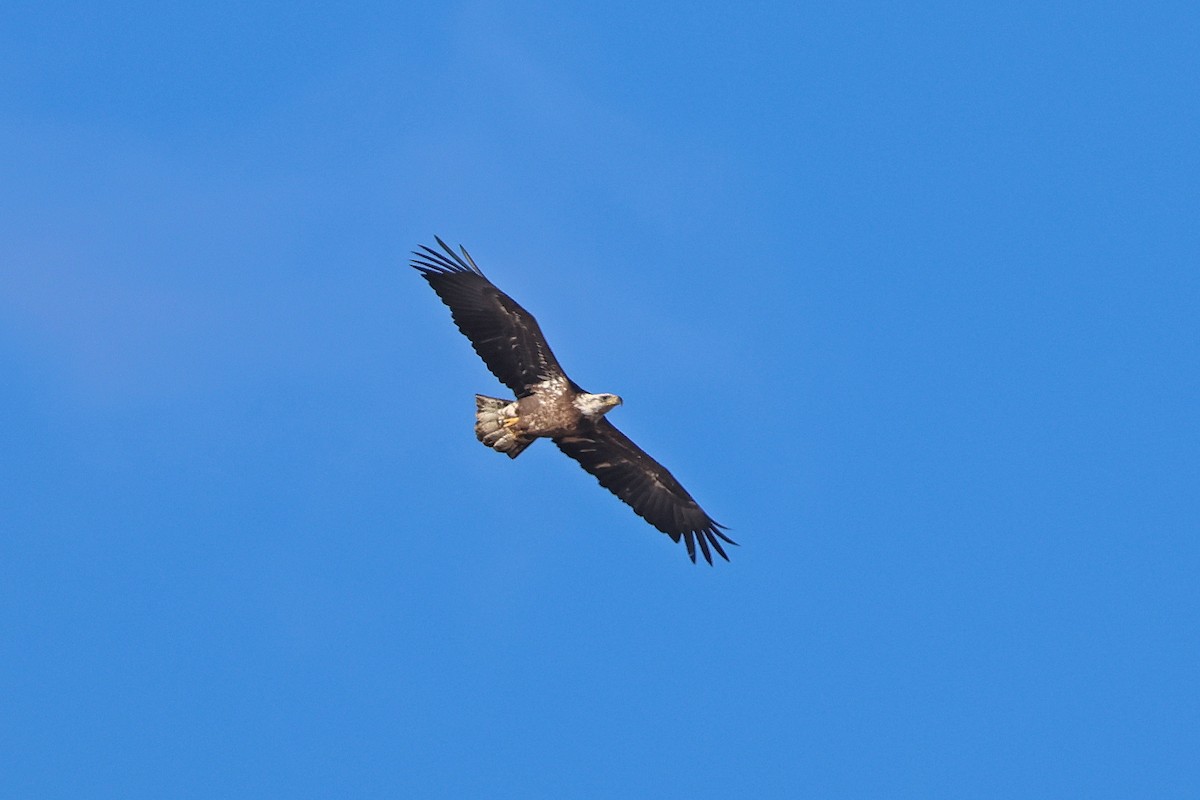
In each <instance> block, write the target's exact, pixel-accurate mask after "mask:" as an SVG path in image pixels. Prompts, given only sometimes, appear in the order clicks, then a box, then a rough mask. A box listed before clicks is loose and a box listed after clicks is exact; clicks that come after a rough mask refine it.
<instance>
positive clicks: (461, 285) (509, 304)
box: [412, 236, 737, 565]
mask: <svg viewBox="0 0 1200 800" xmlns="http://www.w3.org/2000/svg"><path fill="white" fill-rule="evenodd" d="M434 239H436V241H437V243H438V245H439V246H440V247H441V251H438V250H435V249H434V248H432V247H427V246H425V245H420V248H421V249H420V250H419V251H418V250H414V251H413V253H412V254H413V256H414V258H413V260H412V266H413V268H414V269H416V270H417V271H418V272H419V273H420V274H421V276H422V277H423V278H424V279H425V280H426V281H428V282H429V285H430V286H431V287H432V288H433V290H434V291H435V292H437V295H438V297H440V298H441V300H442V302H443V303H445V304H446V305H447V306H449V307H450V316H451V317H452V318H453V320H454V324H455V325H457V326H458V329H459V330H460V331H462V333H463V335H464V336H466V337H467V339H469V340H470V341H471V345H472V347H474V348H475V352H476V353H478V354H479V357H480V358H481V359H483V363H484V364H486V365H487V368H488V369H489V370H490V371H491V373H492V374H493V375H495V376H496V378H497V379H499V381H500V382H501V383H503V384H504V385H505V386H507V387H508V388H509V389H510V390H512V392H513V393H514V394H515V395H516V399H514V400H506V399H502V398H499V397H489V396H487V395H481V394H477V395H475V436H476V438H478V439H479V441H480V442H482V443H483V444H484V445H486V446H488V447H490V448H492V449H493V450H496V451H498V452H501V453H504V454H505V455H507V456H508V457H509V458H516V457H517V456H519V455H520V454H521V453H522V452H524V451H525V448H527V447H529V445H531V444H533V442H534V440H536V439H542V438H545V439H549V440H550V441H552V442H554V444H555V445H556V446H557V447H558V449H559V450H561V451H563V452H564V453H566V454H567V455H568V456H570V457H571V458H573V459H575V460H576V461H578V462H579V464H580V466H582V467H583V468H584V469H585V470H587V471H588V472H589V473H591V474H592V475H593V476H595V478H596V480H598V481H599V482H600V485H601V486H603V487H604V488H605V489H608V490H609V491H610V492H612V493H613V494H615V495H616V496H617V497H619V498H620V499H621V500H622V501H623V502H625V503H626V504H627V505H629V507H630V508H632V509H633V510H634V512H636V513H637V514H638V516H640V517H642V518H643V519H645V520H646V521H647V522H649V523H650V524H651V525H653V526H654V527H655V528H657V529H658V530H660V531H662V532H663V533H665V534H666V535H667V536H670V537H671V539H672V540H673V541H675V542H678V541H679V540H680V539H683V541H684V543H685V544H686V545H687V553H688V556H689V557H690V558H691V559H692V562H693V563H695V561H696V545H697V543H698V544H699V545H700V552H701V553H702V554H703V555H704V560H705V561H707V562H708V563H709V564H710V565H711V564H712V563H713V558H712V553H713V551H716V553H717V555H719V556H721V557H722V558H724V559H725V560H726V561H728V560H729V556H727V555H726V554H725V549H724V548H723V547H722V546H721V542H725V543H727V544H734V545H736V544H737V542H735V541H733V540H732V539H730V538H729V537H728V536H726V535H725V534H724V533H722V531H723V530H727V528H725V526H723V525H719V524H717V522H715V521H714V520H713V518H712V517H710V516H709V515H708V514H706V513H705V512H704V509H702V508H700V505H699V504H698V503H697V502H696V501H695V500H693V499H692V496H691V495H690V494H688V493H687V491H686V490H685V489H684V488H683V486H681V485H680V483H679V481H677V480H675V477H674V476H673V475H671V473H670V472H668V471H667V469H666V467H664V466H663V465H662V464H659V463H658V462H657V461H655V460H654V459H653V458H651V457H650V456H648V455H647V454H646V453H645V451H643V450H642V449H641V448H640V447H638V446H637V445H636V444H634V443H633V442H632V441H630V439H629V437H628V436H626V435H625V434H623V433H621V432H620V431H619V430H617V428H616V426H614V425H613V424H612V423H611V422H609V421H608V419H607V417H606V416H605V415H606V414H607V413H608V412H609V411H612V410H613V408H615V407H617V406H619V405H621V403H622V401H621V398H620V397H618V396H617V395H615V394H606V393H600V394H592V393H590V392H585V391H584V390H583V389H581V388H580V387H579V384H577V383H575V381H573V380H571V379H570V378H568V377H567V374H566V373H565V372H564V371H563V368H562V367H561V366H559V363H558V359H557V358H555V357H554V353H553V352H551V350H550V345H549V344H547V343H546V337H545V336H543V335H542V331H541V329H540V328H539V327H538V324H537V320H535V319H534V318H533V315H532V314H530V313H529V312H528V311H526V310H525V309H523V308H521V306H519V305H518V304H517V302H516V301H515V300H513V299H512V298H511V297H509V296H508V295H506V294H505V293H504V292H502V291H500V290H499V289H498V288H496V286H495V284H493V283H492V282H491V281H490V280H488V279H487V278H486V277H484V274H483V272H482V271H481V270H480V269H479V267H478V266H476V264H475V261H474V259H472V258H471V255H470V254H469V253H468V252H467V250H466V248H465V247H462V246H461V245H460V246H459V251H460V252H459V253H456V252H454V250H453V249H451V248H450V246H449V245H447V244H446V243H445V242H443V241H442V240H441V239H440V238H438V237H436V236H435V237H434Z"/></svg>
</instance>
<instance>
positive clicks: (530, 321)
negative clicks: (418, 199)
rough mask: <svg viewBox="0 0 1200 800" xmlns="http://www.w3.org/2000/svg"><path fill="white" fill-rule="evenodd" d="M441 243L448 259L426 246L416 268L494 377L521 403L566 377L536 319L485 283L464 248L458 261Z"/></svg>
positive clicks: (415, 252) (417, 259) (438, 241)
mask: <svg viewBox="0 0 1200 800" xmlns="http://www.w3.org/2000/svg"><path fill="white" fill-rule="evenodd" d="M434 238H435V239H437V237H436V236H435V237H434ZM437 243H438V244H439V245H441V247H442V250H444V251H445V252H444V253H443V252H438V251H437V250H434V249H432V248H430V247H426V246H425V245H421V250H422V251H423V252H418V251H415V250H414V251H413V255H414V256H416V258H414V259H413V260H412V266H413V268H415V269H416V270H417V271H418V272H420V273H421V276H422V277H423V278H425V280H427V281H429V285H430V286H432V287H433V290H434V291H435V292H437V293H438V297H440V298H442V302H443V303H445V304H446V305H448V306H449V307H450V315H451V316H452V317H453V318H454V324H455V325H457V326H458V329H459V330H460V331H462V332H463V335H464V336H466V337H467V338H468V339H470V340H471V345H472V346H473V347H474V348H475V352H476V353H478V354H479V357H480V358H482V359H483V363H484V364H486V365H487V368H488V369H489V370H491V372H492V374H493V375H495V376H496V377H497V378H499V379H500V382H501V383H503V384H504V385H505V386H507V387H508V388H509V389H512V390H513V392H514V393H515V394H516V395H517V397H524V396H525V395H527V394H529V391H530V387H531V386H533V385H534V384H536V383H541V382H542V381H545V380H548V379H550V378H553V377H557V376H560V375H562V374H563V371H562V367H560V366H559V365H558V360H557V359H555V358H554V353H552V352H550V345H548V344H546V337H544V336H542V331H541V329H540V328H538V324H537V320H535V319H534V318H533V315H532V314H530V313H529V312H528V311H526V310H525V309H523V308H521V306H519V305H517V302H516V301H515V300H513V299H512V298H511V297H509V296H508V295H506V294H505V293H504V292H502V291H500V290H499V289H497V288H496V287H495V286H494V285H493V284H492V282H491V281H489V280H488V279H487V278H485V277H484V276H483V273H482V272H480V270H479V267H477V266H476V265H475V261H474V259H472V258H471V256H470V254H469V253H468V252H467V250H466V248H464V247H460V248H459V249H460V250H461V251H462V255H461V256H459V254H458V253H455V252H454V251H453V250H451V249H450V247H449V246H448V245H447V244H446V243H445V242H443V241H442V240H441V239H437Z"/></svg>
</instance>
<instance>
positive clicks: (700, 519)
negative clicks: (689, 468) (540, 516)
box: [554, 419, 737, 564]
mask: <svg viewBox="0 0 1200 800" xmlns="http://www.w3.org/2000/svg"><path fill="white" fill-rule="evenodd" d="M554 443H555V444H556V445H558V449H559V450H562V451H563V452H564V453H566V454H567V455H569V456H570V457H571V458H573V459H575V460H576V461H578V462H579V463H580V464H581V465H582V466H583V468H584V469H586V470H587V471H588V472H590V473H592V475H595V476H596V479H597V480H598V481H600V485H601V486H603V487H604V488H605V489H608V490H609V491H610V492H612V493H613V494H615V495H616V496H617V497H619V498H621V500H623V501H624V502H625V503H626V504H627V505H628V506H629V507H630V508H632V509H633V510H634V511H635V512H637V514H638V516H640V517H642V518H643V519H645V520H646V521H647V522H649V523H650V524H651V525H653V526H654V527H656V528H658V529H659V530H660V531H662V532H663V533H665V534H666V535H667V536H670V537H671V539H672V540H673V541H676V542H678V541H679V539H680V537H683V541H684V542H685V543H686V544H687V552H688V555H689V556H690V557H691V559H692V561H695V560H696V542H697V541H698V542H699V543H700V551H701V552H702V553H703V554H704V560H705V561H707V562H708V563H709V564H711V563H712V553H711V552H710V551H709V548H710V546H711V548H712V549H714V550H716V551H717V554H718V555H720V556H721V558H723V559H725V560H726V561H728V560H729V556H727V555H725V550H724V549H723V548H722V547H721V542H722V541H724V542H728V543H729V544H737V542H735V541H733V540H732V539H730V538H729V537H728V536H726V535H725V534H723V533H721V531H722V530H725V527H724V526H723V525H718V524H717V523H716V522H715V521H713V518H712V517H710V516H709V515H708V514H705V513H704V509H702V508H700V506H699V505H698V504H697V503H696V501H695V500H693V499H692V496H691V495H690V494H688V493H687V491H686V490H685V489H684V488H683V487H682V486H680V485H679V481H677V480H675V477H674V476H673V475H671V473H670V472H668V471H667V468H666V467H664V466H663V465H662V464H659V463H658V462H657V461H655V460H654V459H653V458H651V457H650V456H648V455H646V452H645V451H644V450H642V448H640V447H638V446H637V445H636V444H634V443H633V442H632V441H630V439H629V437H628V436H626V435H625V434H623V433H621V432H620V431H619V430H617V429H616V427H615V426H614V425H613V424H612V423H611V422H609V421H608V420H607V419H601V420H600V421H599V422H598V423H596V424H595V425H594V426H588V427H587V428H586V429H584V430H583V431H581V432H579V433H575V434H572V435H570V436H560V437H558V438H556V439H555V440H554Z"/></svg>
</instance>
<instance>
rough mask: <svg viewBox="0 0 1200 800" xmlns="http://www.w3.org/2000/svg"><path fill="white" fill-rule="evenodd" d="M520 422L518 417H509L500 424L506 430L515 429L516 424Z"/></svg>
mask: <svg viewBox="0 0 1200 800" xmlns="http://www.w3.org/2000/svg"><path fill="white" fill-rule="evenodd" d="M520 421H521V418H520V417H509V418H508V419H506V420H504V422H503V423H501V424H503V425H504V427H506V428H515V427H517V423H518V422H520Z"/></svg>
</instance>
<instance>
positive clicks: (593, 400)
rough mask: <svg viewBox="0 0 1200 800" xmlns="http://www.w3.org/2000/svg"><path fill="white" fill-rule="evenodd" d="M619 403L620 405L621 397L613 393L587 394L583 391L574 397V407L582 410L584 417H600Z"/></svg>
mask: <svg viewBox="0 0 1200 800" xmlns="http://www.w3.org/2000/svg"><path fill="white" fill-rule="evenodd" d="M619 405H621V398H619V397H617V396H616V395H615V394H588V393H587V392H584V393H583V394H581V395H579V396H578V397H576V398H575V407H576V408H578V409H579V410H580V411H581V412H583V415H584V416H585V417H593V418H599V417H602V416H604V415H605V414H607V413H608V412H609V411H611V410H612V409H614V408H616V407H617V406H619Z"/></svg>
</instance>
